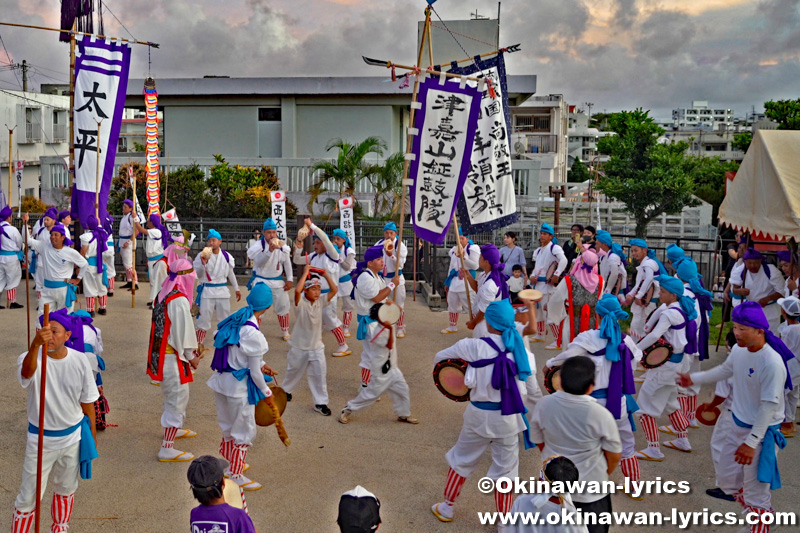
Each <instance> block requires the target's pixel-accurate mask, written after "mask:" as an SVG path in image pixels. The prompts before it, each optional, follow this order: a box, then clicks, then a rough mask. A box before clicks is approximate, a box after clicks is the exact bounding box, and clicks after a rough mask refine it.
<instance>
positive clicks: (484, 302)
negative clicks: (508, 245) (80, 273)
mask: <svg viewBox="0 0 800 533" xmlns="http://www.w3.org/2000/svg"><path fill="white" fill-rule="evenodd" d="M478 268H480V270H481V271H482V272H481V273H480V274H479V275H478V279H475V278H474V277H472V275H471V274H470V272H469V270H467V269H465V268H462V269H461V270H460V272H461V277H462V278H463V279H464V281H466V283H468V284H469V288H470V290H472V291H473V292H475V293H476V294H475V298H474V299H473V300H472V319H470V320H469V321H468V322H467V329H471V330H472V337H473V338H475V339H480V338H481V337H485V336H486V334H487V332H488V331H489V330H488V328H487V325H486V320H484V314H485V313H486V309H487V308H488V307H489V304H491V303H492V302H496V301H498V300H508V284H507V283H506V277H505V274H503V263H501V262H500V251H499V250H498V249H497V247H496V246H495V245H494V244H484V245H483V246H481V256H480V258H479V259H478ZM510 303H511V302H510V300H509V304H510Z"/></svg>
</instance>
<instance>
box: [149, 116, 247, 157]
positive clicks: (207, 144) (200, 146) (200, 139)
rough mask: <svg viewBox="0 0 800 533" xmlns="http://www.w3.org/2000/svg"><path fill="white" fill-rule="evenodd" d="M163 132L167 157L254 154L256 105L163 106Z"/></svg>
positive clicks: (245, 155)
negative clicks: (168, 155)
mask: <svg viewBox="0 0 800 533" xmlns="http://www.w3.org/2000/svg"><path fill="white" fill-rule="evenodd" d="M164 134H165V136H164V150H165V151H166V152H169V154H170V157H203V156H212V155H214V154H215V153H216V154H222V155H224V156H225V157H226V158H229V157H254V156H257V155H258V106H232V105H224V106H202V107H199V106H198V107H194V106H193V107H188V106H187V107H183V106H165V108H164ZM203 152H210V153H203Z"/></svg>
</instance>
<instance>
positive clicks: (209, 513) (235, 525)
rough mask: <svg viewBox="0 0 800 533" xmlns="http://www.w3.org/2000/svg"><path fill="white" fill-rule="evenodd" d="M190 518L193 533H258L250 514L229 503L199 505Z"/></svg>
mask: <svg viewBox="0 0 800 533" xmlns="http://www.w3.org/2000/svg"><path fill="white" fill-rule="evenodd" d="M189 520H190V522H191V531H192V533H256V528H255V527H254V526H253V521H252V520H250V517H249V516H248V514H247V513H245V512H244V511H243V510H242V509H237V508H236V507H231V506H230V505H228V504H227V503H223V504H221V505H198V506H197V507H195V508H194V509H192V512H191V515H190V519H189Z"/></svg>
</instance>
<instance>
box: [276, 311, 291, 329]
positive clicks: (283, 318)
mask: <svg viewBox="0 0 800 533" xmlns="http://www.w3.org/2000/svg"><path fill="white" fill-rule="evenodd" d="M278 324H279V325H280V327H281V331H284V332H286V331H289V315H288V314H287V315H278Z"/></svg>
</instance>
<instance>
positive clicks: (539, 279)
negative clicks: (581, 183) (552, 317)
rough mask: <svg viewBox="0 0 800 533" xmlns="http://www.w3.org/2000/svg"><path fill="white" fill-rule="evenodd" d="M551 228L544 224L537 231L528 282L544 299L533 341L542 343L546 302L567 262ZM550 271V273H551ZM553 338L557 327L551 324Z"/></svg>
mask: <svg viewBox="0 0 800 533" xmlns="http://www.w3.org/2000/svg"><path fill="white" fill-rule="evenodd" d="M555 235H556V233H555V230H554V229H553V226H551V225H550V224H547V223H546V222H545V223H543V224H542V227H541V230H540V231H539V247H538V248H537V249H535V250H534V251H533V270H532V271H531V276H530V280H531V283H533V288H534V289H536V290H537V291H540V292H541V293H542V294H543V295H544V297H543V298H542V299H541V300H540V301H539V307H538V309H539V310H540V313H539V314H538V317H539V320H538V322H537V324H536V325H537V330H538V331H537V334H536V336H535V337H534V338H533V340H534V341H537V342H538V341H543V340H544V338H545V325H546V324H547V302H548V300H549V298H550V294H552V293H553V292H555V290H556V286H557V285H558V283H559V281H560V280H561V274H562V273H563V272H564V271H565V270H566V269H567V265H568V264H569V261H568V260H567V256H566V255H564V250H563V249H562V248H561V246H559V245H558V239H556V236H555ZM551 270H552V272H551ZM550 330H551V332H552V333H553V336H554V337H555V338H556V339H558V333H559V331H558V327H557V326H556V325H553V324H551V327H550Z"/></svg>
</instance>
